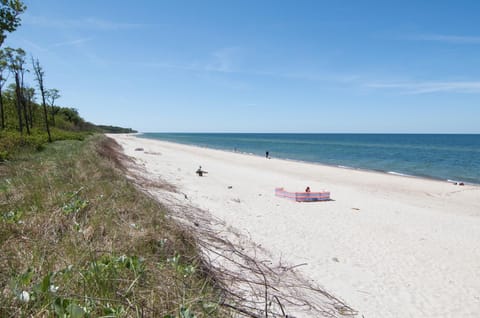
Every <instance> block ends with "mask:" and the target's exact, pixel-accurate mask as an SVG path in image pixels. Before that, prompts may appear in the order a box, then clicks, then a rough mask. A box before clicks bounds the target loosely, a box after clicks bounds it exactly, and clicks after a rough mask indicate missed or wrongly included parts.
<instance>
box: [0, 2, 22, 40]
mask: <svg viewBox="0 0 480 318" xmlns="http://www.w3.org/2000/svg"><path fill="white" fill-rule="evenodd" d="M26 9H27V7H26V6H25V5H24V4H23V3H22V1H20V0H0V47H1V46H2V44H3V42H4V41H5V38H6V37H7V33H10V32H13V31H15V30H16V29H17V28H18V27H19V26H20V18H19V15H20V14H21V13H23V12H24V11H25V10H26Z"/></svg>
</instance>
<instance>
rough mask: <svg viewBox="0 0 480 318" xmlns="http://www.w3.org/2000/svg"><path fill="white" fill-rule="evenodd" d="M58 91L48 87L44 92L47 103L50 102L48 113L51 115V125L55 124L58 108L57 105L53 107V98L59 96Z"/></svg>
mask: <svg viewBox="0 0 480 318" xmlns="http://www.w3.org/2000/svg"><path fill="white" fill-rule="evenodd" d="M58 92H59V91H58V89H56V88H52V89H49V90H47V91H46V92H45V97H46V98H47V100H48V103H49V104H50V114H51V115H52V124H53V126H55V115H56V114H57V113H58V111H59V110H60V108H59V107H55V100H57V99H59V98H60V97H61V96H60V94H59V93H58Z"/></svg>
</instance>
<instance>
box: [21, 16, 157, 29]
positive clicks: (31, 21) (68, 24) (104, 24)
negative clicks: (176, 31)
mask: <svg viewBox="0 0 480 318" xmlns="http://www.w3.org/2000/svg"><path fill="white" fill-rule="evenodd" d="M22 20H23V21H22V23H23V24H25V25H33V26H37V27H44V28H56V29H94V30H104V31H109V30H124V29H136V28H142V27H146V26H148V24H142V23H122V22H114V21H108V20H103V19H98V18H93V17H87V18H81V19H63V20H62V19H52V18H47V17H42V16H32V15H25V17H24V18H23V19H22Z"/></svg>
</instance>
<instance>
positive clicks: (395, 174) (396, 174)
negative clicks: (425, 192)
mask: <svg viewBox="0 0 480 318" xmlns="http://www.w3.org/2000/svg"><path fill="white" fill-rule="evenodd" d="M387 173H388V174H393V175H394V176H401V177H411V175H408V174H405V173H400V172H395V171H389V172H387Z"/></svg>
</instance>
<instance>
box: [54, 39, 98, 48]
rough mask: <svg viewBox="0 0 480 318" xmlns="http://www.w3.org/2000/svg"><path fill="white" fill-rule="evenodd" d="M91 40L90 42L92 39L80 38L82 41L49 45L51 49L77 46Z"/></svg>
mask: <svg viewBox="0 0 480 318" xmlns="http://www.w3.org/2000/svg"><path fill="white" fill-rule="evenodd" d="M91 40H92V38H82V39H76V40H70V41H65V42H59V43H54V44H52V45H51V47H60V46H79V45H80V44H83V43H85V42H89V41H91Z"/></svg>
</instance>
